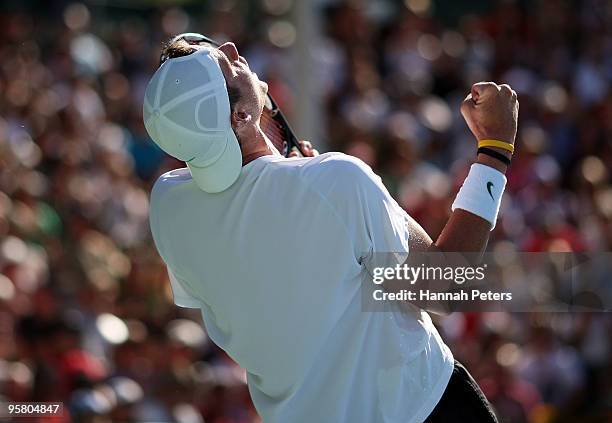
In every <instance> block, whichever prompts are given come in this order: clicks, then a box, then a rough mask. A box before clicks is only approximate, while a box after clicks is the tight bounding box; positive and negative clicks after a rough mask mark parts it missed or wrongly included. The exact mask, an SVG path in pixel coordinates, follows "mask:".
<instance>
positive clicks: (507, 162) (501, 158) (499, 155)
mask: <svg viewBox="0 0 612 423" xmlns="http://www.w3.org/2000/svg"><path fill="white" fill-rule="evenodd" d="M476 154H484V155H486V156H489V157H493V158H494V159H497V160H499V161H500V162H502V163H503V164H505V165H506V166H510V159H509V158H508V157H506V156H504V155H503V154H502V153H500V152H499V151H495V150H493V149H491V148H488V147H480V148H479V149H478V152H477V153H476Z"/></svg>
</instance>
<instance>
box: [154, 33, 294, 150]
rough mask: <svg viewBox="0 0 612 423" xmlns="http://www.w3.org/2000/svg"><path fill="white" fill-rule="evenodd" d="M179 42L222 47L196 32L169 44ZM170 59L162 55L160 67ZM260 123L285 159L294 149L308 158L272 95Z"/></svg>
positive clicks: (268, 99) (176, 38) (177, 37)
mask: <svg viewBox="0 0 612 423" xmlns="http://www.w3.org/2000/svg"><path fill="white" fill-rule="evenodd" d="M179 40H184V41H186V42H187V43H189V44H192V45H199V46H207V45H208V46H212V47H215V48H216V47H219V46H220V44H219V43H218V42H216V41H214V40H212V39H211V38H208V37H207V36H205V35H202V34H198V33H195V32H186V33H184V34H179V35H177V36H176V37H174V38H172V40H170V42H169V44H172V43H175V42H176V41H179ZM169 58H170V57H168V56H167V55H165V54H163V53H162V54H161V56H160V58H159V65H160V66H161V64H162V63H164V62H165V61H166V60H168V59H169ZM260 123H261V129H262V131H263V132H264V134H266V136H267V137H268V138H269V139H270V141H271V142H272V144H274V146H275V147H276V148H277V149H278V151H280V152H281V154H283V155H284V156H285V157H288V156H289V154H290V153H291V151H292V149H293V148H294V147H295V148H296V149H297V151H298V154H300V155H302V156H306V154H304V151H303V150H302V148H301V146H300V144H299V142H298V139H297V137H296V136H295V134H294V133H293V130H292V129H291V126H289V122H287V119H286V118H285V116H284V115H283V112H281V110H280V109H279V107H278V106H277V105H276V102H275V101H274V99H273V98H272V96H271V95H270V94H268V95H267V98H266V104H265V105H264V109H263V112H262V115H261V122H260Z"/></svg>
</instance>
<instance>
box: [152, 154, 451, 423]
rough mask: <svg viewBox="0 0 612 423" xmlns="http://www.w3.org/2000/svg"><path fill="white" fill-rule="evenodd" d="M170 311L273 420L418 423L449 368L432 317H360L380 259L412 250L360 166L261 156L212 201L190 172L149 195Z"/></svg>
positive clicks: (399, 220) (343, 158)
mask: <svg viewBox="0 0 612 423" xmlns="http://www.w3.org/2000/svg"><path fill="white" fill-rule="evenodd" d="M150 222H151V229H152V232H153V236H154V239H155V244H156V245H157V248H158V250H159V253H160V255H161V257H162V258H163V259H164V261H165V262H166V264H167V266H168V269H169V273H171V275H172V277H171V281H172V289H173V293H174V300H175V303H176V304H177V305H179V306H183V307H195V308H200V309H201V311H202V316H203V319H204V324H205V326H206V329H207V331H208V334H209V336H210V338H211V339H212V340H213V341H214V342H215V343H216V344H217V345H219V346H220V347H221V348H223V349H224V350H225V351H226V352H227V353H228V354H229V355H230V356H231V357H232V358H233V359H234V360H236V361H237V362H238V363H239V364H240V365H241V366H242V367H244V368H245V369H246V371H247V379H248V384H249V391H250V393H251V396H252V398H253V402H254V404H255V407H256V408H257V411H258V413H259V414H260V415H261V417H262V418H263V420H264V421H265V422H266V423H274V422H279V423H287V422H292V423H299V422H308V423H310V422H321V423H326V422H330V423H344V422H346V423H378V422H381V423H382V422H387V423H400V422H401V423H412V422H414V423H420V422H422V421H423V420H425V418H426V417H427V416H428V415H429V414H430V413H431V411H432V410H433V408H434V407H435V405H436V404H437V402H438V401H439V399H440V398H441V396H442V393H443V392H444V389H445V388H446V385H447V384H448V380H449V379H450V376H451V373H452V369H453V357H452V354H451V352H450V350H449V349H448V348H447V347H446V345H444V343H443V341H442V340H441V338H440V336H439V334H438V332H437V331H436V329H435V327H434V326H433V324H432V322H431V319H430V317H429V315H427V313H425V312H421V311H418V312H416V313H414V314H408V313H400V312H367V311H363V310H362V302H361V290H360V284H361V283H362V277H363V275H364V274H363V272H367V266H368V260H369V259H370V258H371V256H372V253H376V252H405V253H407V252H408V229H407V215H406V212H405V211H404V210H402V209H401V208H400V207H399V205H398V204H397V203H396V202H395V201H394V200H393V199H392V198H391V196H390V195H389V193H388V192H387V190H386V189H385V187H384V185H383V184H382V182H381V180H380V178H379V177H378V176H377V175H375V174H374V173H373V172H372V170H371V169H370V168H369V167H368V166H367V165H366V164H365V163H363V162H362V161H360V160H358V159H356V158H354V157H351V156H347V155H344V154H340V153H326V154H322V155H320V156H318V157H315V158H304V159H301V158H300V159H298V158H292V159H286V158H284V157H278V156H264V157H260V158H258V159H256V160H254V161H252V162H250V163H248V164H247V165H246V166H244V167H243V170H242V173H241V175H240V178H239V179H238V181H237V182H236V183H235V184H234V185H232V186H231V187H230V188H229V189H228V190H226V191H224V192H221V193H217V194H208V193H205V192H203V191H201V190H199V189H198V188H197V186H196V185H195V183H194V182H193V181H192V179H191V176H190V174H189V171H188V170H187V169H178V170H173V171H171V172H168V173H166V174H164V175H162V176H161V177H160V178H159V180H158V181H157V183H156V184H155V186H154V188H153V191H152V193H151V209H150Z"/></svg>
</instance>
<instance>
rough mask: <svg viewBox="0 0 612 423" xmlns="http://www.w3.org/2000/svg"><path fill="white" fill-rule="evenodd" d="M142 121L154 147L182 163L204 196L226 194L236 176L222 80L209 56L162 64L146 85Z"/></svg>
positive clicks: (236, 148)
mask: <svg viewBox="0 0 612 423" xmlns="http://www.w3.org/2000/svg"><path fill="white" fill-rule="evenodd" d="M143 117H144V124H145V127H146V128H147V132H148V133H149V136H150V137H151V138H152V139H153V141H155V143H156V144H157V145H158V146H159V147H160V148H161V149H162V150H164V151H165V152H166V153H168V154H170V155H171V156H173V157H175V158H177V159H179V160H182V161H184V162H186V163H187V166H188V167H189V170H190V171H191V176H192V178H193V180H194V181H195V183H196V184H197V185H198V187H199V188H200V189H202V190H203V191H206V192H210V193H216V192H221V191H224V190H226V189H227V188H229V187H230V186H231V185H232V184H233V183H234V182H236V180H237V179H238V177H239V176H240V170H241V169H242V154H241V152H240V145H239V144H238V140H237V139H236V135H235V134H234V131H233V130H232V125H231V118H230V104H229V96H228V93H227V87H226V85H225V78H224V77H223V73H222V72H221V68H220V67H219V64H218V63H217V61H216V59H215V58H214V57H213V56H212V55H211V50H209V49H201V50H198V51H196V52H194V53H191V54H189V55H187V56H182V57H177V58H173V59H169V60H166V61H165V62H164V63H163V64H162V65H161V66H160V67H159V69H157V71H156V72H155V74H154V75H153V77H152V78H151V80H150V81H149V84H148V85H147V88H146V91H145V98H144V106H143Z"/></svg>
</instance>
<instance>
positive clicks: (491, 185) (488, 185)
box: [487, 181, 495, 201]
mask: <svg viewBox="0 0 612 423" xmlns="http://www.w3.org/2000/svg"><path fill="white" fill-rule="evenodd" d="M493 186H494V185H493V182H491V181H489V182H487V191H489V195H490V196H491V200H493V201H495V198H494V197H493V193H491V188H492V187H493Z"/></svg>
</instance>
